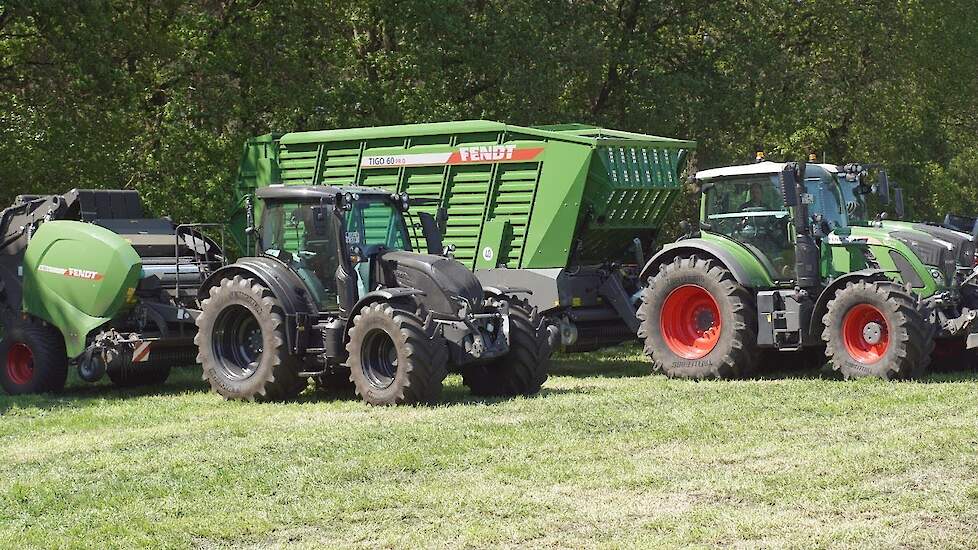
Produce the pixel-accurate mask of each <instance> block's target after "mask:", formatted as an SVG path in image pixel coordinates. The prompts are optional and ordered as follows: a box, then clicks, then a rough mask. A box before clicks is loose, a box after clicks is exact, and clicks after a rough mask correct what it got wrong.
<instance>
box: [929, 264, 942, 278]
mask: <svg viewBox="0 0 978 550" xmlns="http://www.w3.org/2000/svg"><path fill="white" fill-rule="evenodd" d="M930 276H931V277H933V278H934V280H935V281H943V280H944V274H943V273H941V270H940V269H937V268H936V267H932V268H930Z"/></svg>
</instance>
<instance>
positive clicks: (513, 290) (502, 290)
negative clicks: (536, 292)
mask: <svg viewBox="0 0 978 550" xmlns="http://www.w3.org/2000/svg"><path fill="white" fill-rule="evenodd" d="M482 291H483V293H484V294H485V295H486V296H497V297H499V296H508V295H512V294H530V295H532V294H533V291H532V290H530V289H528V288H520V287H509V286H486V287H482Z"/></svg>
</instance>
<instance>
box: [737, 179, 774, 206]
mask: <svg viewBox="0 0 978 550" xmlns="http://www.w3.org/2000/svg"><path fill="white" fill-rule="evenodd" d="M748 208H765V209H766V208H767V205H766V204H764V186H763V185H761V184H760V183H759V182H754V183H752V184H751V186H750V199H749V200H748V201H747V202H745V203H744V204H741V205H740V210H741V211H742V212H743V211H745V210H747V209H748Z"/></svg>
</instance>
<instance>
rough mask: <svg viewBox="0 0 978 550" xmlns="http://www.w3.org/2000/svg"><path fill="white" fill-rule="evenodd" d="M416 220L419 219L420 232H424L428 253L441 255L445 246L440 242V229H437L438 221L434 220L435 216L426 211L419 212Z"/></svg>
mask: <svg viewBox="0 0 978 550" xmlns="http://www.w3.org/2000/svg"><path fill="white" fill-rule="evenodd" d="M418 220H420V221H421V232H422V233H423V234H424V240H425V246H427V248H428V254H433V255H435V256H439V255H441V254H442V253H443V252H444V251H445V247H444V245H443V243H442V238H441V231H439V230H438V222H436V221H435V217H434V216H432V215H431V214H429V213H428V212H419V213H418Z"/></svg>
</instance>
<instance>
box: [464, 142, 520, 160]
mask: <svg viewBox="0 0 978 550" xmlns="http://www.w3.org/2000/svg"><path fill="white" fill-rule="evenodd" d="M513 151H516V146H515V145H493V146H491V147H459V148H458V156H459V160H461V161H462V162H469V161H473V160H511V159H512V158H513Z"/></svg>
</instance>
